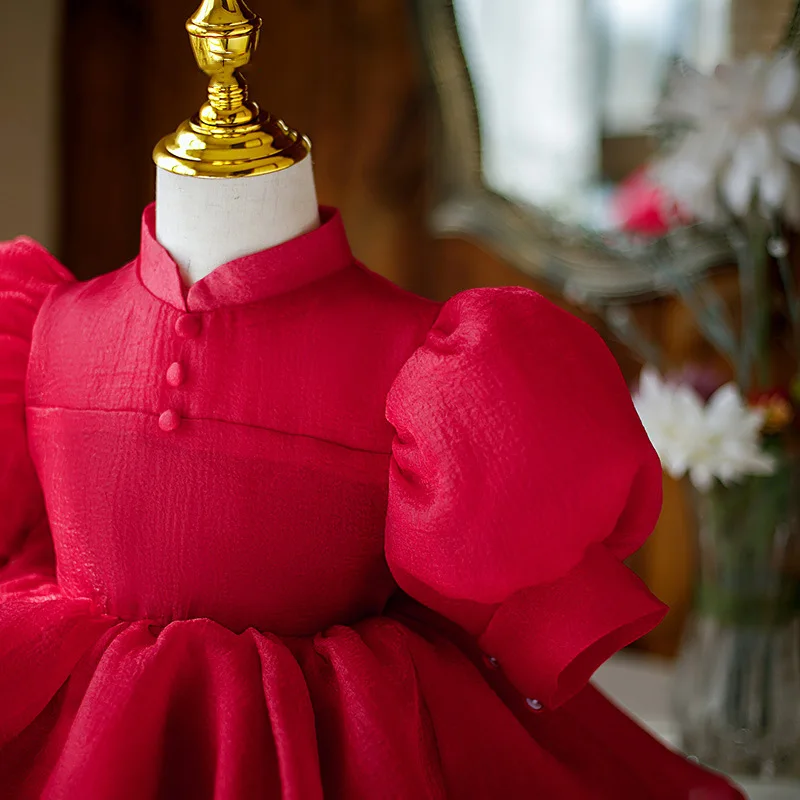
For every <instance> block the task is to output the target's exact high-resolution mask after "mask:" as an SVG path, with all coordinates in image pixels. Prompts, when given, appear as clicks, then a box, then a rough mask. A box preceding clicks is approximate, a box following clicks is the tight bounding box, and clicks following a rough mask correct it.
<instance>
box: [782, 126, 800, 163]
mask: <svg viewBox="0 0 800 800" xmlns="http://www.w3.org/2000/svg"><path fill="white" fill-rule="evenodd" d="M777 139H778V146H779V147H780V149H781V152H782V153H783V154H784V155H785V156H786V157H787V158H788V159H789V160H790V161H794V162H795V163H796V164H800V122H798V121H797V120H793V119H792V120H788V121H786V122H784V123H783V124H782V125H780V126H779V128H778V130H777Z"/></svg>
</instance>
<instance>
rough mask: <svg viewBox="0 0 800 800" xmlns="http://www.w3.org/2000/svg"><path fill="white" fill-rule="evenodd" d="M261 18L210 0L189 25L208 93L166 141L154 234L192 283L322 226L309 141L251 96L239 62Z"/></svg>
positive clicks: (159, 154)
mask: <svg viewBox="0 0 800 800" xmlns="http://www.w3.org/2000/svg"><path fill="white" fill-rule="evenodd" d="M260 26H261V20H260V18H259V17H257V16H256V15H255V14H254V13H253V12H252V11H250V10H249V9H248V8H247V6H246V5H245V4H244V3H241V2H236V1H235V0H234V2H230V0H229V1H228V2H225V3H222V2H220V0H205V2H203V3H202V4H201V6H200V7H199V8H198V10H197V11H196V12H195V14H194V16H193V17H192V18H191V19H190V20H189V21H188V22H187V25H186V27H187V30H188V32H189V35H190V37H191V42H192V47H193V50H194V54H195V58H196V59H197V62H198V64H199V66H200V68H201V69H202V70H203V71H204V72H205V73H206V74H207V75H209V77H210V78H211V81H210V84H209V90H208V100H207V102H206V103H205V104H204V105H203V107H202V108H201V109H200V111H199V112H198V114H196V115H195V116H194V117H193V118H192V119H191V120H187V121H186V122H184V123H183V124H182V125H181V126H180V127H179V128H178V130H177V131H176V132H175V133H174V134H171V135H170V136H167V137H165V138H164V139H162V141H161V142H159V144H158V146H157V147H156V149H155V152H154V160H155V163H156V166H157V167H158V169H157V172H156V175H157V177H156V236H157V238H158V240H159V242H160V243H161V244H162V245H163V246H164V247H165V248H166V249H167V250H168V251H169V253H170V255H171V256H172V257H173V258H174V259H175V261H176V262H177V264H178V266H179V267H180V270H181V274H182V277H183V280H184V283H185V284H186V285H188V286H191V285H192V284H194V283H196V282H197V281H199V280H201V279H202V278H204V277H206V276H207V275H208V274H209V273H211V272H212V271H213V270H214V269H216V268H217V267H218V266H220V265H221V264H224V263H227V262H229V261H232V260H234V259H236V258H240V257H242V256H245V255H249V254H251V253H256V252H260V251H262V250H266V249H268V248H271V247H275V246H276V245H279V244H282V243H283V242H286V241H288V240H289V239H293V238H295V237H297V236H299V235H301V234H303V233H307V232H308V231H310V230H313V229H314V228H316V227H317V226H318V225H319V212H318V202H317V195H316V189H315V186H314V172H313V166H312V163H311V158H310V156H309V154H310V149H311V143H310V142H309V140H308V139H307V138H306V137H305V136H301V135H300V134H298V133H297V132H296V131H293V130H291V129H290V128H289V127H288V126H286V125H285V123H283V122H282V121H280V120H277V119H275V118H273V117H272V116H270V115H269V114H266V113H264V112H262V111H261V110H260V109H259V108H258V106H257V105H256V104H255V103H252V102H250V101H249V98H248V89H247V84H246V82H245V80H244V78H243V77H242V76H241V74H240V73H239V72H238V70H239V68H241V67H243V66H245V65H246V64H247V63H248V62H249V61H250V59H251V57H252V55H253V52H254V51H255V48H256V46H257V44H258V34H259V29H260Z"/></svg>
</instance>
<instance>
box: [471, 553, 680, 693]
mask: <svg viewBox="0 0 800 800" xmlns="http://www.w3.org/2000/svg"><path fill="white" fill-rule="evenodd" d="M666 612H667V607H666V606H665V605H664V604H663V603H661V601H659V600H658V599H656V598H655V597H654V596H653V595H652V594H651V593H650V591H649V590H648V589H647V587H646V586H645V585H644V583H643V582H642V581H641V580H640V579H639V578H638V577H637V576H636V575H635V574H634V573H633V572H631V571H630V570H629V569H628V568H627V567H626V566H625V565H624V564H621V563H620V562H619V561H618V560H617V558H616V557H615V556H613V555H612V554H611V553H610V552H609V551H608V550H607V549H606V548H605V547H604V546H603V545H592V546H590V547H589V548H588V549H587V551H586V554H585V555H584V558H583V560H582V561H581V562H580V563H579V564H578V565H577V566H576V567H575V568H574V569H573V570H572V571H571V572H569V573H567V575H565V576H564V577H563V578H560V579H559V580H557V581H554V582H553V583H549V584H545V585H541V586H534V587H532V588H529V589H523V590H522V591H519V592H517V593H516V594H514V595H512V596H511V597H510V598H509V599H508V600H506V601H505V602H504V603H503V604H502V605H501V606H500V607H499V608H498V609H497V611H496V612H495V613H494V615H493V617H492V619H491V621H490V622H489V625H488V626H487V628H486V630H485V631H484V632H483V634H482V635H481V637H480V646H481V648H482V649H483V651H484V652H485V653H486V654H487V655H489V656H491V657H493V658H494V659H496V660H497V662H499V666H500V667H501V668H502V669H503V671H504V672H505V674H506V675H507V676H508V678H509V680H510V681H511V682H512V683H513V684H514V685H515V686H516V687H517V688H518V689H519V690H520V691H522V692H523V693H524V694H525V695H526V697H528V698H530V699H531V701H534V702H536V706H534V707H537V706H539V705H541V706H542V707H544V708H554V707H556V706H558V705H561V704H562V703H564V702H565V701H566V700H568V699H569V698H570V697H572V696H573V695H574V694H575V693H576V692H578V691H579V690H580V689H582V688H583V687H584V686H585V685H586V683H587V682H588V681H589V679H590V678H591V677H592V675H593V674H594V672H595V670H596V669H597V668H598V667H599V666H600V665H601V664H602V663H603V662H604V661H606V660H607V659H608V658H609V657H610V656H612V655H613V654H614V653H616V652H617V651H618V650H621V649H622V648H623V647H625V646H626V645H628V644H630V643H631V642H634V641H636V639H638V638H640V637H641V636H643V635H644V634H645V633H647V632H648V631H650V630H652V629H653V628H655V627H656V625H658V624H659V622H661V620H662V619H663V618H664V615H665V614H666Z"/></svg>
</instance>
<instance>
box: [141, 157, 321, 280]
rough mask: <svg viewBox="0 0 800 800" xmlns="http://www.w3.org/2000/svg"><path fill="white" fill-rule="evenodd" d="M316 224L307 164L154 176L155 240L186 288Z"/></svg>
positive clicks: (311, 175) (308, 161)
mask: <svg viewBox="0 0 800 800" xmlns="http://www.w3.org/2000/svg"><path fill="white" fill-rule="evenodd" d="M318 225H319V211H318V204H317V193H316V189H315V187H314V172H313V168H312V165H311V159H310V158H306V159H304V160H303V161H301V162H299V163H298V164H295V165H294V166H292V167H290V168H288V169H284V170H280V171H278V172H272V173H268V174H266V175H257V176H252V177H248V178H231V179H229V180H209V179H207V178H198V177H189V176H186V175H176V174H174V173H172V172H168V171H167V170H164V169H160V168H159V169H158V170H157V171H156V236H157V238H158V240H159V242H161V244H162V245H164V247H166V249H167V250H168V251H169V252H170V255H171V256H172V257H173V258H174V259H175V261H176V262H177V263H178V266H179V267H180V269H181V275H182V276H183V280H184V283H186V285H187V286H191V285H192V284H194V283H196V282H197V281H199V280H201V279H202V278H205V277H206V275H208V274H209V273H210V272H212V271H213V270H214V269H215V268H216V267H218V266H220V265H221V264H225V263H226V262H228V261H232V260H233V259H235V258H240V257H241V256H245V255H249V254H250V253H257V252H259V251H261V250H266V249H267V248H269V247H275V246H276V245H279V244H281V243H282V242H286V241H288V240H289V239H293V238H294V237H296V236H299V235H300V234H302V233H307V232H308V231H310V230H313V229H314V228H316V227H317V226H318Z"/></svg>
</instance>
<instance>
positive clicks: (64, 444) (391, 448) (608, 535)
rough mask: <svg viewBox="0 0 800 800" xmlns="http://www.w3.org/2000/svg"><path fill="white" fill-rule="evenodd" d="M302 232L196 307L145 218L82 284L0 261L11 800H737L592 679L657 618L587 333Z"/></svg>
mask: <svg viewBox="0 0 800 800" xmlns="http://www.w3.org/2000/svg"><path fill="white" fill-rule="evenodd" d="M322 218H323V224H322V226H321V227H320V228H319V229H318V230H316V231H313V232H312V233H309V234H307V235H305V236H302V237H300V238H299V239H296V240H294V241H292V242H289V243H287V244H285V245H282V246H280V247H276V248H273V249H272V250H269V251H266V252H264V253H258V254H255V255H253V256H249V257H247V258H243V259H239V260H237V261H233V262H231V263H230V264H226V265H224V266H222V267H220V268H219V269H218V270H216V271H214V272H213V273H212V274H211V275H210V276H209V277H208V278H206V279H205V280H203V281H201V282H200V283H198V284H196V285H195V286H193V287H192V288H190V289H189V290H188V291H187V290H184V288H183V287H182V285H181V282H180V277H179V272H178V269H177V266H176V265H175V263H174V262H173V261H172V259H171V258H170V257H169V255H168V254H167V253H166V251H164V250H163V248H161V247H160V246H159V245H158V243H157V242H156V241H155V238H154V236H153V210H152V208H151V209H148V210H147V211H146V212H145V217H144V222H143V228H142V247H141V252H140V255H139V257H138V258H137V259H136V260H135V261H134V262H133V263H131V264H129V265H128V266H126V267H124V268H122V269H120V270H118V271H116V272H114V273H111V274H109V275H107V276H105V277H101V278H98V279H96V280H94V281H91V282H88V283H77V282H75V281H73V280H72V279H71V277H70V276H69V275H68V273H67V272H66V271H65V270H64V269H63V268H62V267H60V266H59V265H58V264H57V263H55V261H54V260H53V259H52V258H51V257H50V256H49V255H47V254H46V253H45V252H44V251H43V250H42V249H41V248H40V247H38V245H35V244H34V243H32V242H29V241H27V240H20V241H17V242H15V243H11V244H9V245H4V246H2V247H0V432H2V435H3V438H2V448H1V449H0V476H1V477H2V481H0V506H2V508H3V514H1V515H0V555H2V558H3V561H2V562H1V563H2V564H3V565H4V566H2V568H0V794H1V795H2V797H3V798H46V800H56V798H58V800H64V799H65V798H67V799H69V798H76V800H112V798H113V800H128V799H129V800H147V799H148V798H170V800H173V799H174V798H183V797H186V798H193V799H194V798H200V799H202V798H213V800H243V799H245V798H246V799H247V800H250V799H251V798H270V799H272V798H276V799H277V798H288V799H290V800H315V798H323V797H324V798H342V799H343V800H344V799H346V800H358V799H359V798H365V799H367V798H369V800H375V799H376V798H456V799H458V800H461V799H464V800H473V799H475V800H477V799H479V798H529V797H542V798H566V799H567V800H570V799H571V798H575V800H584V799H585V800H589V798H605V799H607V800H625V799H626V798H631V800H644V799H646V798H653V799H654V800H662V799H663V800H673V799H675V800H679V799H680V798H689V797H691V798H693V800H701V798H704V797H707V798H731V797H736V796H738V795H737V793H736V792H735V791H734V790H733V789H732V788H730V787H729V786H728V784H727V783H725V782H724V781H723V780H721V779H718V778H716V777H713V776H711V775H709V774H708V773H705V772H703V771H702V770H700V769H699V768H697V767H695V766H693V765H690V764H689V763H688V762H686V761H685V759H682V758H681V757H680V756H678V755H676V754H673V753H671V752H669V751H667V750H666V749H665V748H663V747H661V746H660V745H659V744H658V743H656V742H655V741H654V740H653V739H651V738H650V737H649V736H648V735H647V734H646V733H644V732H643V731H642V730H641V729H640V728H638V727H637V726H636V725H635V724H633V723H632V722H630V721H629V720H628V719H627V718H626V717H625V716H624V715H623V714H621V712H619V711H618V710H617V709H616V708H615V707H614V706H613V705H612V704H610V703H609V702H608V701H606V700H605V699H604V698H602V697H601V696H600V695H597V694H596V693H595V692H594V691H593V690H592V689H591V688H584V687H585V684H586V681H587V680H588V678H589V677H590V675H591V672H592V671H593V669H594V668H595V667H596V666H597V665H598V664H599V663H600V662H601V661H602V660H603V659H604V658H606V657H607V656H608V655H610V653H611V652H613V650H615V649H617V648H619V647H621V646H623V645H624V644H626V643H627V642H628V641H630V640H631V639H633V638H635V637H636V636H638V635H639V634H641V633H643V632H644V631H645V630H646V629H648V628H650V627H652V626H653V625H654V624H655V623H656V622H657V620H658V619H659V617H660V615H661V614H662V612H663V609H662V607H661V606H660V604H659V603H658V602H657V601H656V600H655V599H654V598H652V596H650V595H649V593H648V592H647V591H646V589H645V588H644V587H643V586H642V585H641V584H640V583H639V582H638V580H637V579H636V578H635V577H634V576H632V575H631V574H630V573H628V572H626V570H625V568H624V567H623V566H622V565H621V564H620V559H621V558H623V557H625V556H626V555H627V554H628V553H630V552H631V551H632V550H633V549H635V548H636V547H637V546H638V545H639V544H640V543H641V542H642V540H643V539H644V538H645V537H646V535H647V534H648V532H649V530H650V528H651V527H652V525H653V522H654V520H655V517H656V515H657V512H658V506H659V502H660V495H659V492H660V476H659V470H658V466H657V461H656V459H655V457H654V455H653V453H652V450H651V449H650V447H649V445H648V443H647V440H646V438H645V436H644V433H643V431H642V429H641V426H640V425H639V423H638V421H637V419H636V415H635V413H634V411H633V409H632V406H631V402H630V399H629V397H628V395H627V392H626V390H625V387H624V384H623V382H622V380H621V378H620V376H619V373H618V371H617V369H616V367H615V365H614V363H613V361H612V359H611V357H610V356H609V354H608V353H607V351H606V349H605V347H604V346H603V345H602V342H600V340H599V338H598V337H597V336H596V335H595V334H594V333H593V332H592V331H591V330H590V329H589V328H587V327H586V326H585V325H583V324H581V323H579V322H577V321H576V320H574V319H573V318H571V317H569V316H568V315H566V314H564V313H563V312H560V311H557V310H556V309H555V308H554V307H553V306H551V305H549V304H548V303H546V302H545V301H544V300H542V299H541V298H539V297H538V296H536V295H535V294H533V293H531V292H528V291H525V290H521V289H501V290H477V291H473V292H467V293H465V294H462V295H459V296H458V297H456V298H454V299H453V300H451V301H450V302H448V303H446V304H445V305H444V306H440V305H438V304H434V303H431V302H429V301H426V300H423V299H421V298H419V297H416V296H414V295H411V294H408V293H406V292H403V291H402V290H400V289H398V288H397V287H395V286H393V285H392V284H390V283H389V282H387V281H385V280H384V279H382V278H380V277H379V276H377V275H375V274H373V273H371V272H369V271H368V270H366V269H365V268H364V267H362V266H361V265H359V264H358V263H356V262H355V261H354V260H353V257H352V255H351V253H350V250H349V247H348V245H347V240H346V237H345V235H344V230H343V227H342V223H341V220H340V218H339V216H338V214H337V213H336V212H333V211H331V210H328V209H323V210H322ZM387 397H388V403H387ZM398 584H399V586H400V587H402V589H403V590H405V591H400V589H399V588H398ZM456 623H457V625H456ZM480 647H483V648H484V650H487V651H488V655H492V656H495V657H496V659H497V662H489V663H490V664H491V665H493V666H492V668H490V667H489V666H487V664H486V663H484V660H483V654H482V653H481V651H480ZM498 663H499V668H495V667H497V665H498ZM534 699H535V700H536V701H537V702H536V703H528V702H527V701H528V700H531V701H532V700H534ZM531 705H533V706H534V707H536V708H539V707H541V711H539V712H538V713H534V711H532V710H531ZM608 730H613V731H614V735H613V736H609V735H607V732H608Z"/></svg>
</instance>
